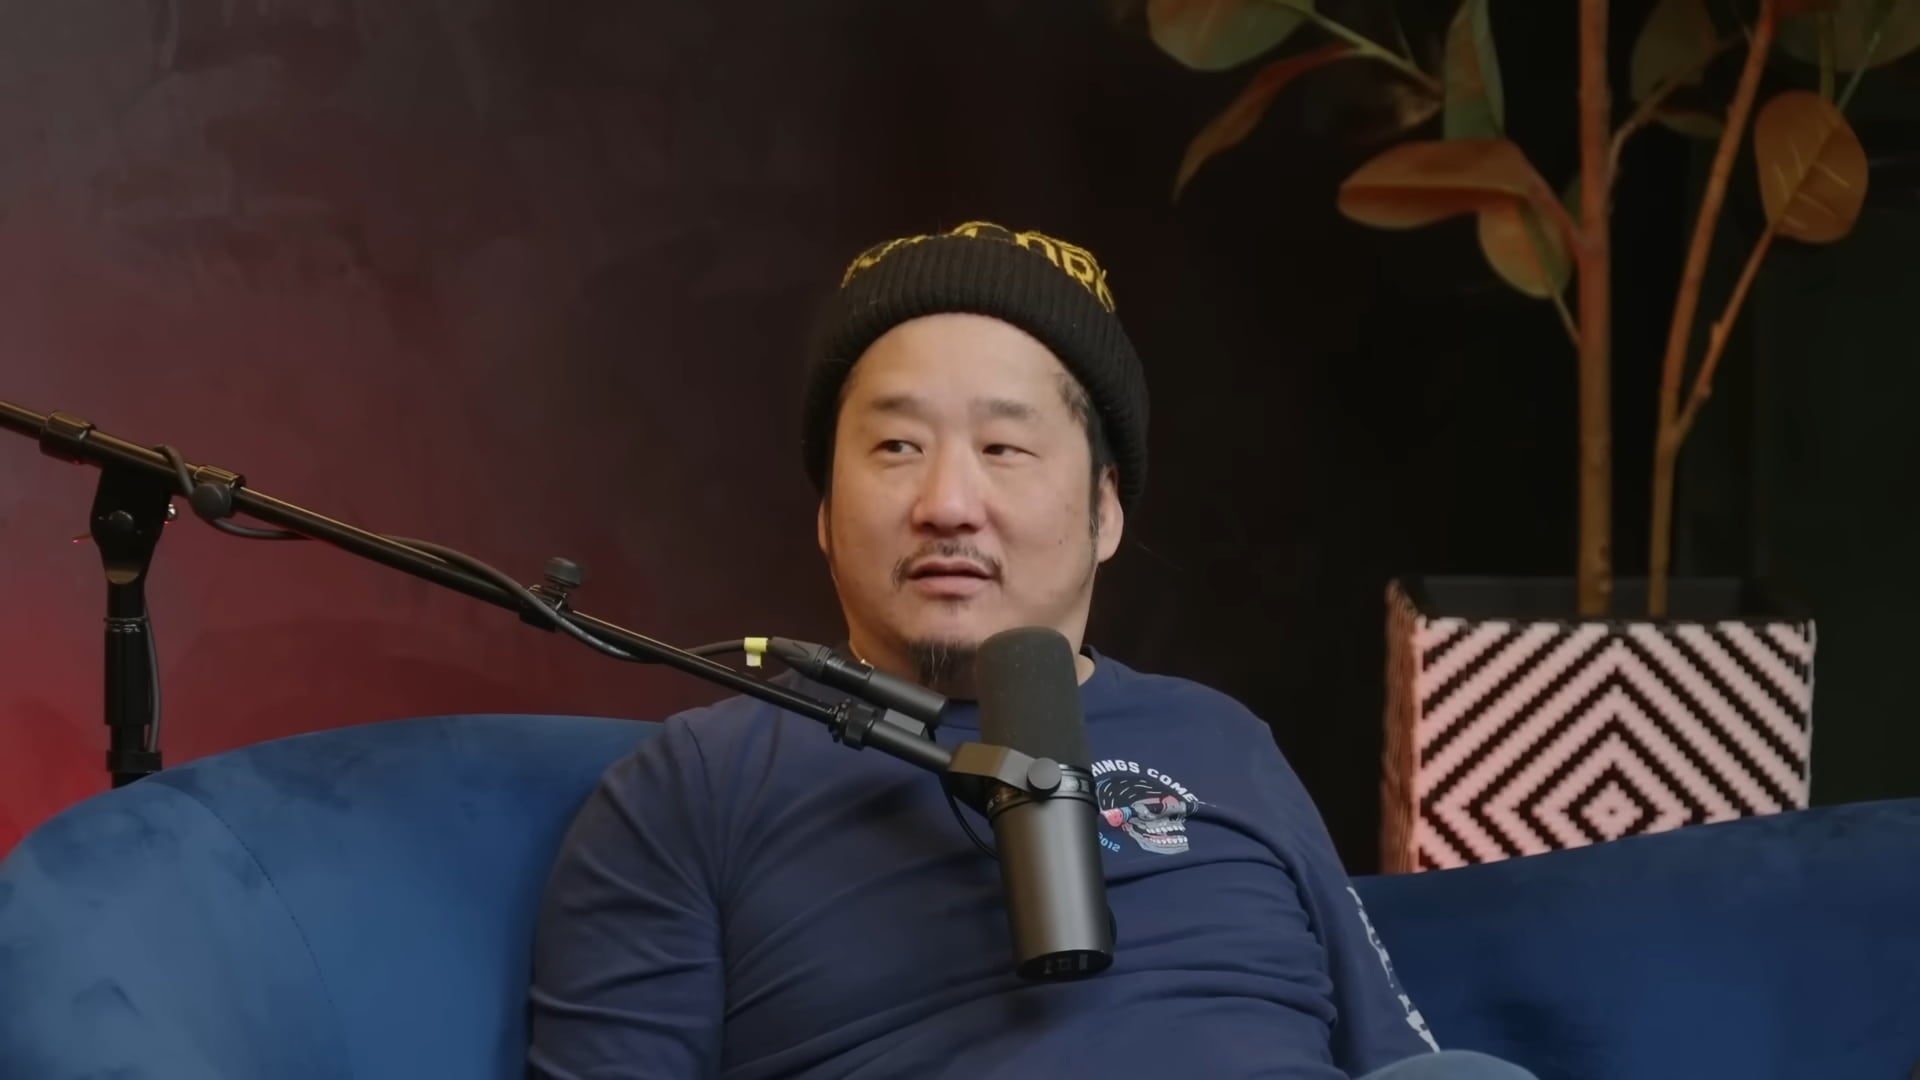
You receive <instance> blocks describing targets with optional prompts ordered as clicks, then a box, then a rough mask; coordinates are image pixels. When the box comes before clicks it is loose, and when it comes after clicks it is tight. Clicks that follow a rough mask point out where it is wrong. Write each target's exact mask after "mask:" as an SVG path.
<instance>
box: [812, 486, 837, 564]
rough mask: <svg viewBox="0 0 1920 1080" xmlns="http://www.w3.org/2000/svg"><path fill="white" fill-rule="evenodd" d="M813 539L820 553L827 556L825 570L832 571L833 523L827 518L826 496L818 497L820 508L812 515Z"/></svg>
mask: <svg viewBox="0 0 1920 1080" xmlns="http://www.w3.org/2000/svg"><path fill="white" fill-rule="evenodd" d="M813 539H814V543H817V544H819V545H820V554H822V555H825V556H826V557H827V572H828V573H829V574H831V573H832V572H833V524H832V523H831V522H830V521H828V520H827V497H826V496H824V495H823V496H821V497H820V508H819V509H818V510H816V511H814V515H813Z"/></svg>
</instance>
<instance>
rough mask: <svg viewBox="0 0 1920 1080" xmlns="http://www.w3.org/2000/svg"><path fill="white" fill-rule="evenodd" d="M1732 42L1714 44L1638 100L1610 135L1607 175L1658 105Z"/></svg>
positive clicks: (1615, 171)
mask: <svg viewBox="0 0 1920 1080" xmlns="http://www.w3.org/2000/svg"><path fill="white" fill-rule="evenodd" d="M1733 40H1734V39H1732V38H1724V39H1722V40H1720V41H1718V42H1716V43H1715V44H1714V46H1713V49H1712V50H1711V51H1710V52H1708V53H1707V54H1706V55H1705V56H1702V57H1701V58H1700V59H1699V61H1698V62H1697V63H1695V64H1694V65H1693V66H1692V67H1690V68H1688V69H1686V70H1685V71H1679V72H1675V73H1674V74H1673V76H1672V77H1671V78H1669V79H1667V80H1666V81H1665V82H1663V83H1661V84H1660V85H1659V86H1657V87H1655V88H1654V89H1653V92H1652V93H1650V94H1648V95H1647V96H1646V97H1645V98H1643V99H1641V101H1640V105H1639V107H1638V108H1636V109H1634V110H1633V115H1631V116H1629V117H1627V122H1626V123H1624V124H1621V125H1620V130H1618V131H1616V132H1614V133H1613V146H1612V147H1611V148H1610V149H1609V150H1608V152H1607V175H1609V176H1617V175H1619V172H1620V153H1621V151H1622V150H1624V149H1626V145H1627V140H1629V139H1631V138H1633V135H1634V133H1635V132H1637V131H1639V130H1640V129H1641V128H1643V127H1646V126H1647V125H1648V124H1650V123H1652V122H1653V118H1654V116H1655V115H1656V114H1657V113H1659V111H1660V106H1662V105H1664V104H1666V101H1667V98H1669V97H1671V96H1673V92H1674V91H1675V90H1678V89H1679V88H1680V87H1682V86H1684V85H1685V84H1686V83H1687V82H1689V81H1690V80H1692V79H1693V77H1694V76H1696V75H1698V74H1700V73H1701V72H1703V71H1705V70H1706V69H1707V67H1708V65H1710V64H1712V63H1713V62H1714V61H1715V60H1717V59H1719V57H1720V54H1721V53H1723V52H1726V51H1727V50H1728V49H1730V48H1732V47H1733Z"/></svg>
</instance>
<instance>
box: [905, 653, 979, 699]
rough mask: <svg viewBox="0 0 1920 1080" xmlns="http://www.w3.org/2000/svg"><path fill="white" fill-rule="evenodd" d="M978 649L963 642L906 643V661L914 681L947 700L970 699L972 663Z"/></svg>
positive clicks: (971, 693) (971, 692) (971, 691)
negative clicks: (910, 663) (911, 669)
mask: <svg viewBox="0 0 1920 1080" xmlns="http://www.w3.org/2000/svg"><path fill="white" fill-rule="evenodd" d="M978 652H979V648H978V647H977V646H976V645H974V644H973V643H971V642H963V641H910V642H908V643H907V659H908V660H909V661H911V662H912V664H913V672H914V678H915V681H917V682H919V684H920V685H921V686H924V687H926V688H927V689H929V690H932V691H934V692H935V693H937V694H943V695H945V696H947V697H950V698H961V699H966V698H970V697H972V696H973V661H974V656H975V654H976V653H978Z"/></svg>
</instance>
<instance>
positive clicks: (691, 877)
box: [530, 656, 1433, 1080]
mask: <svg viewBox="0 0 1920 1080" xmlns="http://www.w3.org/2000/svg"><path fill="white" fill-rule="evenodd" d="M1096 660H1097V662H1096V667H1095V671H1094V673H1093V675H1092V676H1091V677H1090V678H1089V679H1088V680H1087V682H1086V683H1085V685H1084V686H1083V687H1082V697H1083V701H1084V705H1085V710H1086V717H1087V735H1088V741H1089V744H1090V746H1091V748H1092V751H1093V755H1094V771H1095V773H1096V774H1097V785H1098V790H1099V796H1100V805H1101V808H1102V819H1103V820H1102V824H1101V826H1100V842H1101V845H1102V848H1103V852H1102V858H1103V860H1104V862H1105V867H1106V875H1107V888H1108V900H1109V903H1110V904H1111V906H1112V908H1113V911H1114V915H1115V918H1116V921H1117V924H1118V937H1117V940H1116V944H1115V951H1114V963H1113V966H1112V967H1111V968H1110V969H1108V970H1107V971H1106V972H1104V973H1102V974H1100V975H1098V976H1095V977H1093V978H1090V979H1085V980H1082V981H1077V982H1069V983H1058V984H1029V983H1025V982H1023V981H1021V980H1019V979H1018V978H1017V977H1015V976H1014V975H1013V974H1012V973H1011V970H1010V968H1011V963H1010V959H1009V957H1010V953H1009V946H1008V938H1007V923H1006V915H1005V909H1004V903H1005V901H1004V898H1003V893H1002V891H1001V884H1000V878H999V870H998V867H997V865H996V864H995V863H994V862H993V860H991V859H989V858H987V857H986V856H985V855H984V854H982V853H981V852H980V851H979V850H978V849H977V848H975V847H974V846H973V844H972V843H971V841H969V840H968V839H967V838H966V836H965V834H964V833H963V832H962V831H961V830H960V827H959V825H958V823H957V822H956V821H955V820H954V817H953V811H952V809H951V808H950V807H949V806H948V804H947V802H946V798H945V795H944V793H943V792H942V790H941V788H940V785H939V783H938V781H937V780H936V779H935V778H934V777H933V776H931V775H929V774H927V773H925V772H923V771H921V770H919V769H917V768H915V767H913V766H911V765H908V764H906V763H904V762H901V761H898V760H895V759H893V758H890V757H887V756H884V755H882V754H880V753H878V752H876V751H873V750H864V751H858V752H856V751H852V750H849V749H847V748H846V747H844V746H840V745H837V744H835V743H834V742H832V740H831V738H830V737H829V734H828V732H827V730H826V728H825V727H824V726H823V725H821V724H819V723H817V722H815V721H812V720H807V719H804V718H801V717H797V716H793V715H792V714H789V713H786V712H784V711H781V710H779V709H776V708H774V707H772V706H769V705H765V704H763V703H761V702H759V701H757V700H754V699H750V698H735V699H729V700H727V701H723V702H720V703H718V704H716V705H713V706H710V707H706V708H701V709H697V710H693V711H690V712H688V713H684V714H681V715H679V716H675V717H673V718H672V719H670V720H669V721H668V722H667V723H666V724H665V725H664V726H663V729H662V730H661V731H660V733H659V734H657V735H656V736H654V737H652V738H650V739H648V740H647V741H646V742H645V743H643V744H642V745H641V746H640V747H639V748H638V749H637V750H636V751H635V752H634V753H632V754H631V755H629V756H627V757H626V758H624V759H622V760H621V761H619V762H617V763H616V764H615V765H614V766H613V767H612V768H610V769H609V770H608V771H607V773H606V774H605V776H604V778H603V780H602V782H601V783H600V784H599V786H598V787H597V789H596V790H595V791H594V792H593V794H592V796H591V797H590V799H589V800H588V802H587V803H586V805H585V806H584V807H583V808H582V810H581V811H580V813H579V815H578V817H577V819H576V820H575V821H574V823H573V825H572V827H571V829H570V831H569V833H568V835H567V837H566V840H565V843H564V845H563V847H562V850H561V852H560V854H559V857H558V860H557V863H556V865H555V867H554V870H553V874H552V878H551V881H550V883H549V885H548V889H547V893H546V895H545V898H544V903H543V907H542V912H541V917H540V923H539V927H538V932H537V938H536V946H535V952H536V955H535V958H534V978H533V987H532V993H531V1005H532V1009H531V1051H530V1063H531V1066H532V1072H533V1074H534V1075H535V1076H538V1077H543V1078H553V1080H589V1078H611V1077H705V1076H725V1077H729V1078H739V1080H749V1078H759V1077H904V1076H911V1077H916V1078H921V1077H940V1076H953V1077H959V1078H964V1080H987V1078H989V1077H1002V1076H1005V1077H1034V1076H1045V1075H1050V1074H1055V1073H1057V1072H1058V1071H1062V1070H1064V1071H1065V1072H1066V1073H1067V1074H1070V1075H1109V1072H1108V1070H1127V1071H1128V1072H1130V1073H1133V1074H1136V1075H1165V1076H1173V1075H1179V1076H1196V1077H1198V1076H1204V1077H1208V1078H1210V1080H1233V1078H1251V1077H1273V1078H1283V1077H1284V1078H1289V1080H1291V1078H1300V1080H1308V1078H1313V1080H1333V1078H1337V1077H1343V1076H1350V1075H1358V1074H1361V1073H1365V1072H1367V1071H1370V1070H1372V1069H1376V1068H1379V1067H1381V1066H1383V1065H1385V1064H1387V1063H1389V1062H1392V1061H1395V1060H1398V1059H1400V1058H1403V1057H1407V1056H1410V1055H1413V1054H1418V1053H1423V1052H1426V1051H1428V1050H1430V1049H1432V1048H1433V1042H1432V1039H1431V1037H1430V1036H1428V1034H1427V1032H1426V1029H1425V1026H1424V1023H1423V1022H1422V1021H1421V1019H1420V1016H1419V1013H1418V1012H1417V1011H1416V1010H1415V1009H1414V1008H1413V1007H1412V1005H1411V1003H1410V1002H1408V1000H1407V998H1406V997H1405V995H1404V994H1403V993H1402V991H1401V989H1400V987H1399V985H1398V984H1397V982H1396V981H1395V979H1394V977H1393V973H1392V967H1391V964H1390V963H1389V962H1388V960H1387V954H1386V952H1385V950H1384V949H1383V948H1382V947H1381V944H1380V943H1379V941H1378V940H1377V938H1376V937H1375V936H1374V934H1373V931H1372V929H1371V927H1370V926H1369V925H1368V922H1367V919H1366V916H1365V912H1364V909H1363V908H1362V907H1361V905H1360V900H1359V896H1358V894H1357V893H1355V892H1353V890H1352V889H1351V887H1350V886H1349V884H1348V879H1347V877H1346V874H1345V873H1344V871H1343V869H1342V867H1341V866H1340V864H1339V861H1338V859H1337V858H1336V856H1335V853H1334V850H1333V846H1332V844H1331V842H1330V841H1329V839H1328V837H1327V834H1326V829H1325V827H1324V825H1323V823H1322V820H1321V818H1320V815H1319V813H1318V811H1317V810H1316V809H1315V808H1314V806H1313V804H1312V802H1311V800H1310V799H1309V798H1308V796H1307V794H1306V791H1305V789H1304V788H1303V787H1302V786H1301V784H1300V781H1299V779H1298V778H1297V777H1296V776H1295V774H1294V772H1293V770H1292V769H1291V768H1290V767H1289V766H1288V765H1287V763H1286V761H1285V760H1284V759H1283V758H1282V757H1281V755H1280V753H1279V751H1278V750H1277V748H1276V747H1275V745H1274V742H1273V738H1272V736H1271V734H1270V733H1269V731H1268V729H1267V728H1266V726H1265V725H1263V724H1262V723H1261V722H1260V721H1259V720H1258V719H1256V718H1255V717H1254V716H1252V715H1251V714H1250V713H1249V712H1248V711H1247V710H1246V709H1245V708H1244V707H1242V706H1241V705H1239V704H1238V703H1236V702H1235V701H1233V700H1232V699H1230V698H1228V697H1226V696H1225V695H1222V694H1219V693H1217V692H1215V691H1212V690H1210V689H1207V688H1205V687H1203V686H1200V685H1198V684H1196V683H1193V682H1190V681H1186V680H1182V679H1175V678H1168V677H1164V676H1156V675H1149V674H1143V673H1140V672H1137V671H1134V670H1132V669H1130V668H1128V667H1126V666H1125V665H1123V664H1121V663H1119V662H1118V661H1116V660H1114V659H1112V658H1111V657H1106V656H1097V658H1096ZM782 681H786V682H788V683H789V685H792V686H794V687H795V688H796V689H800V690H802V691H803V692H808V693H811V694H813V695H815V696H820V697H823V698H828V699H831V698H832V696H833V695H832V694H831V692H828V691H824V690H822V688H820V687H818V686H816V685H814V684H812V683H808V682H805V681H802V680H799V679H797V678H795V677H794V676H791V675H786V676H782ZM938 735H939V738H940V741H941V742H942V743H944V744H945V745H948V746H953V745H955V744H957V743H959V742H963V741H967V740H977V739H978V738H979V731H978V726H977V713H975V712H974V711H973V710H972V709H971V708H967V707H959V708H957V709H956V710H955V715H953V716H951V717H950V718H949V719H948V720H947V721H946V722H945V723H944V724H943V725H942V727H941V729H940V731H939V733H938ZM962 812H963V813H965V814H967V815H969V817H970V818H971V820H973V822H974V823H975V827H976V830H977V831H978V832H979V833H980V834H981V835H982V836H983V837H987V838H990V832H989V830H988V828H987V826H986V825H985V824H984V822H981V821H980V819H978V818H977V817H973V812H972V811H971V810H963V811H962Z"/></svg>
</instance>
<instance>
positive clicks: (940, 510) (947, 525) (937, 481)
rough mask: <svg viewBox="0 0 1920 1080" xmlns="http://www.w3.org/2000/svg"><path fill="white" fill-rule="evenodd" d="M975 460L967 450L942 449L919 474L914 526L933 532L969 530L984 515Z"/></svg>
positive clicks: (976, 527) (974, 526) (981, 520)
mask: <svg viewBox="0 0 1920 1080" xmlns="http://www.w3.org/2000/svg"><path fill="white" fill-rule="evenodd" d="M981 480H982V478H981V476H980V465H979V462H977V461H975V460H974V458H973V455H972V454H971V453H967V452H961V451H954V450H942V451H941V452H940V453H938V454H936V455H934V457H933V459H932V460H931V461H930V462H929V463H928V467H927V470H926V472H925V473H923V474H922V477H921V484H920V497H919V499H918V500H917V501H916V502H915V503H914V508H913V523H914V525H915V526H916V527H919V528H923V529H931V530H934V531H937V532H970V531H973V530H975V529H978V528H980V527H981V525H982V524H984V522H985V519H986V503H985V501H984V499H983V495H984V491H983V485H982V482H981Z"/></svg>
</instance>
